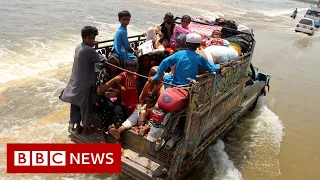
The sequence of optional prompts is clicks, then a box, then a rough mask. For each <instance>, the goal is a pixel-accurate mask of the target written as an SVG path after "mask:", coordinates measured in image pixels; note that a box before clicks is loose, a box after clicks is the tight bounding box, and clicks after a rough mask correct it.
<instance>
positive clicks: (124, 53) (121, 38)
mask: <svg viewBox="0 0 320 180" xmlns="http://www.w3.org/2000/svg"><path fill="white" fill-rule="evenodd" d="M118 17H119V22H120V23H121V26H120V27H119V29H118V31H117V33H116V35H115V36H114V51H115V53H116V54H117V55H119V56H120V59H121V60H122V61H123V62H124V61H126V60H136V59H137V57H136V56H135V55H134V54H132V53H133V51H132V49H131V47H130V43H129V39H128V32H127V26H128V25H129V23H130V19H131V14H130V12H129V11H121V12H119V13H118Z"/></svg>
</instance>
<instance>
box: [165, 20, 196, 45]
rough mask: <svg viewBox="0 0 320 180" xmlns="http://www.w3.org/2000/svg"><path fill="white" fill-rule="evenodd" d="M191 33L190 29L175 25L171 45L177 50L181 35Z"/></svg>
mask: <svg viewBox="0 0 320 180" xmlns="http://www.w3.org/2000/svg"><path fill="white" fill-rule="evenodd" d="M189 33H191V31H190V29H189V28H188V29H185V28H183V27H182V26H181V24H177V25H175V27H174V29H173V34H172V36H171V38H170V43H171V47H172V48H175V47H176V42H177V37H178V36H179V35H180V34H189Z"/></svg>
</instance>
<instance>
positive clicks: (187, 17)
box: [181, 15, 191, 22]
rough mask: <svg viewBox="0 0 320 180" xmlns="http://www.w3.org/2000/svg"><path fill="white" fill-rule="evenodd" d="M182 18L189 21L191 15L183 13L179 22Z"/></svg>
mask: <svg viewBox="0 0 320 180" xmlns="http://www.w3.org/2000/svg"><path fill="white" fill-rule="evenodd" d="M183 20H188V21H189V22H191V17H190V16H189V15H183V16H182V18H181V22H182V21H183Z"/></svg>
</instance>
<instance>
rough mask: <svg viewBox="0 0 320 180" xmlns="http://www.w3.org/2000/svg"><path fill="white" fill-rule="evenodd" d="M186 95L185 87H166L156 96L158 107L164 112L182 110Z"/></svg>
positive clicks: (186, 98) (184, 106) (184, 105)
mask: <svg viewBox="0 0 320 180" xmlns="http://www.w3.org/2000/svg"><path fill="white" fill-rule="evenodd" d="M188 95H189V93H188V91H187V90H185V89H177V88H167V89H165V90H164V92H163V93H162V94H160V96H159V98H158V105H159V108H161V109H162V110H164V111H166V112H174V111H180V110H183V109H184V108H186V105H187V104H188Z"/></svg>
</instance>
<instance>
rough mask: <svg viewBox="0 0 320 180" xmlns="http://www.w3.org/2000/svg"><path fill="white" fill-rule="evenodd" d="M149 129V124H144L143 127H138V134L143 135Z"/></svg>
mask: <svg viewBox="0 0 320 180" xmlns="http://www.w3.org/2000/svg"><path fill="white" fill-rule="evenodd" d="M149 130H150V127H149V126H144V127H143V128H140V130H139V135H140V136H144V135H145V134H146V133H147V132H148V131H149Z"/></svg>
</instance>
